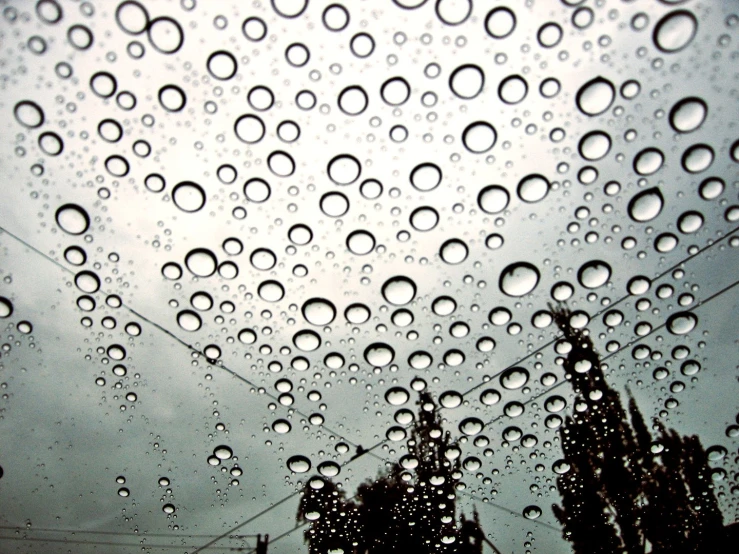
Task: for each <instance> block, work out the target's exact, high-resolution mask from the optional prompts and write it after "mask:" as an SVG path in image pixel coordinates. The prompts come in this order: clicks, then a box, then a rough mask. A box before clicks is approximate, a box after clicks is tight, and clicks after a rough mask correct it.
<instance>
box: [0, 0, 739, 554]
mask: <svg viewBox="0 0 739 554" xmlns="http://www.w3.org/2000/svg"><path fill="white" fill-rule="evenodd" d="M737 29H739V6H738V5H737V4H736V3H735V2H729V1H726V2H710V1H706V0H703V1H696V0H691V1H688V2H680V1H668V0H662V1H659V2H656V1H655V2H646V3H645V2H626V1H624V2H622V1H616V0H607V1H606V0H598V1H594V0H582V1H577V0H562V1H561V2H560V1H554V0H552V1H551V2H548V1H543V0H539V1H537V2H533V1H527V2H524V1H518V0H516V1H513V0H511V1H505V2H494V3H493V2H486V1H483V0H479V1H474V2H473V1H470V0H438V1H436V0H427V1H426V0H382V1H375V0H351V1H347V2H344V3H336V2H328V1H326V2H318V1H316V0H310V1H308V0H271V1H266V0H262V1H249V2H225V1H220V0H219V1H212V2H206V1H204V0H198V1H196V0H177V1H175V0H172V1H148V2H144V1H132V0H126V1H123V2H117V1H116V2H113V1H111V2H95V3H93V2H80V1H71V0H70V1H62V0H40V1H38V2H30V1H29V2H21V1H4V2H0V45H1V46H2V48H1V49H0V91H2V93H1V94H0V118H1V120H2V128H3V140H2V141H0V175H1V176H2V177H1V178H2V185H0V190H1V191H2V195H3V199H2V202H0V348H1V350H0V444H1V445H2V446H1V449H0V505H1V506H3V510H2V514H0V551H2V552H32V551H43V552H53V553H56V552H59V553H61V552H68V551H70V549H72V551H76V552H82V553H86V552H95V551H101V550H100V549H104V550H105V551H106V552H112V553H119V552H120V553H125V552H133V551H134V550H136V551H141V550H142V548H144V549H145V550H144V551H146V552H171V551H173V548H174V551H181V552H193V551H195V550H196V549H198V548H200V547H203V546H204V545H206V544H207V543H209V542H210V541H211V540H214V539H216V538H219V537H220V536H221V535H222V534H224V533H226V536H225V537H223V538H219V540H218V542H216V543H215V544H214V545H212V546H210V547H209V548H207V549H206V550H205V551H219V550H218V549H219V548H220V549H221V550H220V551H228V550H227V549H229V548H232V549H236V548H244V549H246V550H245V551H247V552H248V551H250V550H252V549H254V548H255V547H256V538H255V535H256V534H270V536H271V537H272V543H271V544H270V547H269V551H270V552H277V553H280V552H285V553H287V552H307V550H308V546H307V545H305V544H304V543H303V531H304V528H303V527H299V525H298V523H296V513H297V512H298V507H299V500H300V494H299V492H300V491H301V490H302V489H303V486H305V485H306V484H307V483H309V480H310V479H311V478H312V477H314V476H316V475H318V476H321V477H322V478H326V479H330V480H331V481H332V482H333V483H336V484H338V485H339V486H340V487H341V488H342V489H343V490H344V491H346V494H347V496H348V497H351V496H353V495H354V494H355V492H356V491H357V488H358V487H359V485H360V484H361V483H362V482H364V481H366V480H368V479H369V480H371V479H374V478H376V477H377V475H378V472H381V471H384V470H386V469H387V467H388V465H387V464H394V463H398V462H399V461H400V460H402V459H403V456H405V455H407V454H408V452H409V450H408V448H409V447H408V444H407V439H408V437H409V436H410V432H411V431H410V429H411V428H412V422H413V421H414V417H416V415H415V414H416V413H417V410H418V406H417V405H416V402H417V401H418V399H419V394H420V393H421V392H422V391H423V392H425V393H428V394H430V395H431V397H432V398H433V401H434V402H435V405H437V406H438V408H439V409H438V414H439V417H440V420H441V422H442V425H443V428H444V430H446V431H449V432H450V433H451V437H452V439H453V440H454V441H456V444H458V446H459V456H460V458H459V459H460V463H461V470H460V475H459V476H458V478H457V479H456V480H455V485H454V487H453V490H454V491H455V494H456V496H457V498H456V507H457V510H458V511H460V512H462V511H463V512H464V513H466V514H467V515H471V514H472V511H473V509H475V508H476V509H477V511H478V513H479V517H480V523H481V527H482V529H483V531H484V533H485V535H486V537H488V539H489V540H491V541H492V542H493V543H494V544H495V545H496V546H497V547H498V548H499V549H500V550H501V551H502V552H527V551H530V552H546V553H553V554H554V553H560V552H561V553H566V552H570V551H571V547H570V545H569V543H567V542H566V541H565V540H564V539H563V538H562V528H561V526H560V524H559V522H558V520H557V519H556V517H555V515H554V513H553V511H552V504H556V503H560V502H561V497H560V493H559V491H558V489H557V482H558V476H560V475H562V474H563V473H566V471H567V467H566V464H563V450H562V441H561V433H560V427H561V426H562V424H563V421H564V418H565V416H567V415H570V414H572V413H573V410H575V409H576V404H577V402H576V399H575V393H574V392H573V389H572V386H571V383H570V382H569V381H570V380H568V379H566V378H565V369H564V364H565V359H566V357H567V354H568V351H567V346H566V345H563V343H562V341H560V340H558V339H559V338H560V337H561V332H560V329H559V328H558V327H557V324H556V323H555V322H554V320H553V317H552V314H551V307H550V305H555V304H557V303H562V304H563V305H566V306H568V307H569V309H570V310H571V311H572V314H571V319H570V324H571V325H572V326H573V328H577V329H583V328H587V329H588V330H589V333H590V337H591V338H592V341H593V344H594V347H595V349H596V350H597V352H598V353H599V354H600V356H601V360H602V362H603V363H604V364H605V366H604V367H603V372H604V376H605V378H606V379H607V381H608V383H609V385H610V386H611V387H613V388H614V389H615V390H618V391H620V392H621V393H622V395H624V394H625V392H624V391H626V388H627V387H628V389H629V390H630V391H631V393H632V394H633V396H634V398H635V400H636V401H637V403H638V405H639V408H640V410H641V412H642V414H643V415H644V417H645V418H646V419H648V420H650V421H651V419H652V418H653V417H657V418H659V419H660V421H662V422H663V423H664V424H665V425H666V426H667V427H670V428H674V429H676V430H677V431H678V432H679V433H680V434H682V435H693V434H697V435H698V436H699V437H700V439H701V442H702V444H703V447H704V448H705V449H706V450H707V451H708V460H709V465H710V468H711V473H710V475H711V480H712V482H713V485H714V493H715V496H716V498H717V501H718V505H719V507H720V509H721V511H722V512H723V517H724V523H726V524H728V523H731V522H734V521H735V520H736V517H737V511H738V509H739V508H738V505H737V498H738V496H739V483H738V482H737V479H738V478H739V472H738V470H737V461H738V460H739V458H737V456H738V455H739V453H738V451H737V448H738V445H737V437H738V436H739V419H737V418H738V417H739V415H738V414H737V408H738V407H737V404H736V397H737V367H738V366H737V361H736V358H737V357H736V347H737V342H736V341H737V336H739V324H738V323H737V318H736V311H737V299H738V298H739V297H738V296H737V290H739V289H738V288H737V287H735V285H736V284H737V275H739V256H737V248H738V247H739V233H737V231H738V230H739V227H738V225H739V223H738V221H739V201H738V198H737V190H738V189H737V183H739V178H738V177H739V131H737V126H736V121H737V87H736V83H737V80H736V69H735V68H736V61H737V58H738V57H739V52H738V51H737V40H738V39H739V37H737ZM575 371H576V372H577V371H578V370H577V368H576V369H575ZM583 371H587V370H583ZM455 455H456V454H455ZM450 459H451V458H450ZM454 459H456V458H454ZM308 519H309V520H310V518H308ZM236 527H238V529H237V530H235V531H230V530H232V529H234V528H236ZM106 533H107V534H106ZM277 537H279V540H278V541H275V538H277ZM486 548H487V547H486ZM224 549H225V550H224Z"/></svg>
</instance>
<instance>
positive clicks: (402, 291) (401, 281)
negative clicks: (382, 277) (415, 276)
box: [382, 275, 416, 306]
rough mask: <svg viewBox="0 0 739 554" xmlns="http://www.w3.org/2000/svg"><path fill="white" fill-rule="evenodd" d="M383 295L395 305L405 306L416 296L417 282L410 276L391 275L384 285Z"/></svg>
mask: <svg viewBox="0 0 739 554" xmlns="http://www.w3.org/2000/svg"><path fill="white" fill-rule="evenodd" d="M382 296H383V297H384V298H385V300H386V301H387V302H389V303H390V304H393V305H395V306H405V305H406V304H408V303H409V302H411V301H412V300H413V299H414V298H415V297H416V283H414V282H413V281H412V280H411V279H409V278H408V277H403V276H400V275H399V276H397V277H391V278H390V279H388V280H387V281H385V284H384V285H382Z"/></svg>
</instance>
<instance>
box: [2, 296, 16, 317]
mask: <svg viewBox="0 0 739 554" xmlns="http://www.w3.org/2000/svg"><path fill="white" fill-rule="evenodd" d="M11 315H13V303H12V302H11V301H10V300H8V299H7V298H5V297H4V296H0V318H3V319H5V318H6V317H10V316H11Z"/></svg>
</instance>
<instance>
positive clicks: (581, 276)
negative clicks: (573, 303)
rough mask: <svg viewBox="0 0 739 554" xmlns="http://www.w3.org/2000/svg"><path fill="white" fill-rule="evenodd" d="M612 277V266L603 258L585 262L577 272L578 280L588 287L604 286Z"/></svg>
mask: <svg viewBox="0 0 739 554" xmlns="http://www.w3.org/2000/svg"><path fill="white" fill-rule="evenodd" d="M610 278H611V266H610V265H608V264H607V263H606V262H604V261H601V260H591V261H589V262H586V263H584V264H583V265H582V266H581V267H580V269H579V270H578V272H577V280H578V282H579V283H580V284H581V285H582V286H583V287H585V288H586V289H597V288H599V287H602V286H603V285H605V284H606V283H607V282H608V279H610Z"/></svg>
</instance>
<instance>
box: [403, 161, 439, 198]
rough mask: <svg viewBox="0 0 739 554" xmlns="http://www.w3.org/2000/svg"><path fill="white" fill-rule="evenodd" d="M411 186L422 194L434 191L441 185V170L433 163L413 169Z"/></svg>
mask: <svg viewBox="0 0 739 554" xmlns="http://www.w3.org/2000/svg"><path fill="white" fill-rule="evenodd" d="M410 180H411V185H413V186H414V187H415V188H416V189H418V190H420V191H422V192H428V191H430V190H434V189H435V188H436V187H438V186H439V184H440V183H441V169H439V166H438V165H436V164H432V163H423V164H420V165H417V166H416V167H414V168H413V171H411V175H410Z"/></svg>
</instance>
